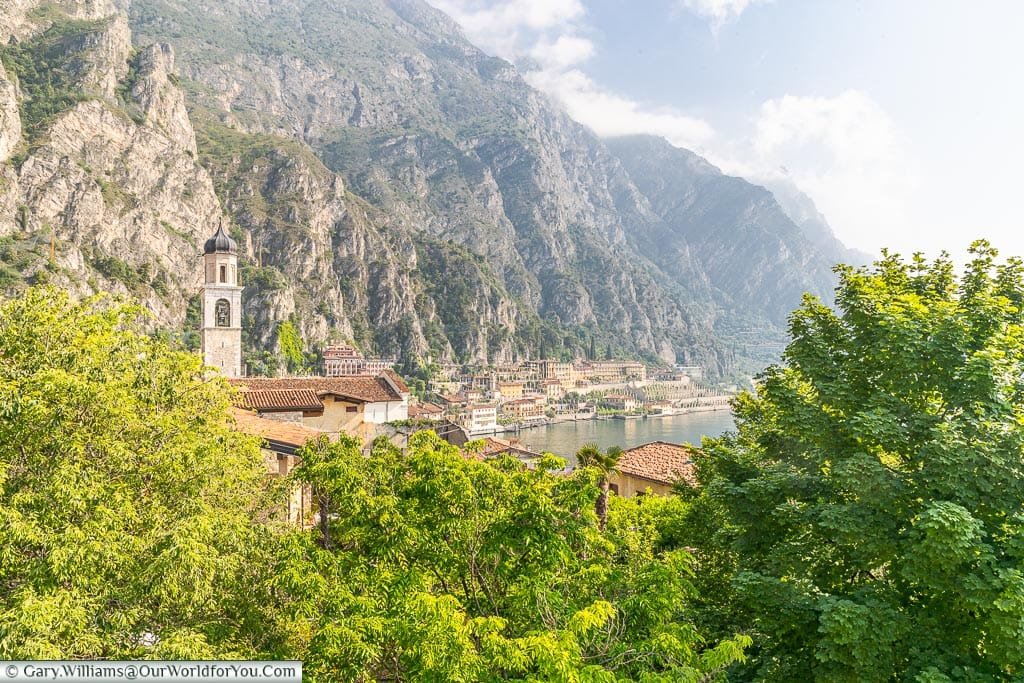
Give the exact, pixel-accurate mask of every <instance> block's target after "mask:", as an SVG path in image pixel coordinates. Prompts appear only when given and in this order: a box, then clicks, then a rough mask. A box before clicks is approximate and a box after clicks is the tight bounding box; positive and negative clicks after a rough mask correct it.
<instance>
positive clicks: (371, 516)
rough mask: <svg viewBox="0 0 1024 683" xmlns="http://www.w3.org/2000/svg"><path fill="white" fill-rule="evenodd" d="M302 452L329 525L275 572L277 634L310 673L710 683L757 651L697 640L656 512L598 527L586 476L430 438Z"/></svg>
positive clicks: (322, 676)
mask: <svg viewBox="0 0 1024 683" xmlns="http://www.w3.org/2000/svg"><path fill="white" fill-rule="evenodd" d="M302 457H303V465H302V467H301V468H300V470H299V472H300V475H299V476H300V477H301V478H302V479H303V480H304V481H306V482H307V483H309V484H310V485H311V486H312V487H313V491H314V494H315V497H316V498H317V500H319V501H320V504H321V511H322V513H323V514H322V517H321V519H326V520H329V522H328V523H327V524H325V525H323V527H322V528H321V529H319V530H317V531H315V532H313V533H311V534H305V535H301V536H297V537H296V538H295V540H294V547H293V549H292V552H291V553H289V554H287V555H286V556H284V559H283V561H282V565H281V566H280V567H279V568H278V569H277V571H276V574H277V575H278V576H279V577H280V588H281V590H282V591H283V592H284V593H285V594H287V595H288V596H289V603H288V605H287V606H286V608H285V609H283V610H282V621H281V622H280V623H279V624H278V626H277V628H278V629H279V630H280V631H281V632H283V633H287V634H288V646H289V648H290V651H291V652H293V653H294V655H295V656H298V657H300V658H302V659H303V660H304V661H305V662H306V670H307V672H308V674H309V675H310V676H311V677H312V679H313V680H325V681H326V680H335V679H337V678H342V679H345V680H434V681H487V680H563V681H612V680H620V679H630V680H650V681H656V680H666V681H668V680H672V681H698V680H712V679H713V678H715V676H716V674H719V673H721V671H722V670H723V669H724V668H725V667H726V666H727V665H729V664H730V663H732V662H734V661H736V660H738V659H740V658H742V652H743V647H744V646H746V645H747V644H748V642H749V641H748V640H747V639H746V638H745V637H737V638H730V639H728V640H725V641H723V642H722V643H720V644H718V645H717V646H715V647H711V648H705V647H704V646H703V644H702V641H701V639H700V637H699V636H698V634H697V632H696V631H695V629H694V626H693V624H692V623H691V621H690V620H689V617H688V614H687V612H688V610H687V605H688V602H689V600H690V598H692V591H693V588H692V584H691V576H690V569H689V556H688V555H687V554H686V553H685V552H682V551H674V552H666V553H661V552H656V551H655V549H654V544H655V542H656V539H657V528H658V525H657V524H655V523H654V521H652V519H651V518H652V517H653V516H654V515H655V513H656V511H658V510H660V509H661V508H659V507H658V506H656V505H653V506H650V508H649V510H648V508H641V507H640V506H639V504H638V503H637V502H634V501H616V503H617V505H615V506H614V507H613V510H612V514H611V517H610V521H609V530H608V533H606V534H602V533H600V532H599V531H598V529H597V525H596V519H595V514H594V511H593V508H594V499H595V497H596V495H597V491H598V489H597V486H596V482H595V480H594V477H593V476H592V475H593V473H592V472H591V471H589V470H588V471H583V472H579V473H577V475H576V476H570V477H561V476H557V477H556V476H553V475H552V474H550V473H549V471H548V469H553V468H560V467H561V465H562V462H561V461H557V459H550V461H545V462H543V463H541V466H540V467H539V468H538V469H537V470H527V469H525V468H524V467H523V466H522V465H521V464H519V463H518V462H517V461H515V460H513V459H511V458H510V459H506V460H504V461H500V462H498V463H491V462H481V461H475V460H469V459H465V458H463V457H462V455H461V454H460V453H459V451H458V449H456V448H455V447H453V446H449V445H448V444H446V443H444V442H443V441H441V440H440V439H439V438H438V437H437V436H435V435H434V434H433V433H431V432H420V433H419V434H417V435H415V436H414V437H413V438H412V439H411V442H410V447H409V449H408V451H407V452H403V451H400V450H398V449H397V448H395V447H394V446H393V445H391V444H390V443H389V442H388V441H386V440H378V442H376V443H375V445H374V447H373V449H372V452H371V453H370V455H369V456H365V455H364V454H363V453H362V452H361V450H360V444H359V443H358V442H357V441H355V440H353V439H349V438H342V439H341V440H340V441H339V442H337V443H329V442H327V441H321V442H318V443H314V444H312V445H310V446H308V447H307V448H306V449H305V450H304V451H303V452H302ZM556 461H557V462H556Z"/></svg>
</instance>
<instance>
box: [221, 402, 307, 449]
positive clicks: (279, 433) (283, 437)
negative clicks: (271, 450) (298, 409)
mask: <svg viewBox="0 0 1024 683" xmlns="http://www.w3.org/2000/svg"><path fill="white" fill-rule="evenodd" d="M231 412H232V415H233V416H234V418H235V427H236V428H237V429H238V431H240V432H242V433H243V434H249V435H251V436H259V437H262V438H263V439H266V440H267V441H273V442H277V443H280V444H285V445H288V446H293V447H295V448H298V447H299V446H303V445H305V444H306V442H308V441H312V440H313V439H316V438H317V437H319V436H323V435H324V434H325V432H320V431H317V430H315V429H310V428H309V427H303V426H302V425H300V424H297V423H294V422H281V421H280V420H268V419H267V418H265V417H259V416H257V415H256V414H254V413H250V412H249V411H246V410H240V409H238V408H235V409H234V410H232V411H231Z"/></svg>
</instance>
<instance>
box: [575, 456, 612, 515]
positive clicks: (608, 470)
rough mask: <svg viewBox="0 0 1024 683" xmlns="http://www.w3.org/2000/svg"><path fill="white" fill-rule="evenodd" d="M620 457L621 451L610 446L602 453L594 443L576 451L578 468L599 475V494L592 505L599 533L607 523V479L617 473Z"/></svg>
mask: <svg viewBox="0 0 1024 683" xmlns="http://www.w3.org/2000/svg"><path fill="white" fill-rule="evenodd" d="M621 457H622V449H621V448H619V447H618V446H612V447H610V448H608V449H607V450H606V451H604V452H603V453H602V452H601V449H600V448H598V447H597V444H596V443H585V444H583V446H581V447H580V449H579V450H578V451H576V462H577V463H579V465H580V467H593V468H594V469H596V470H597V471H598V473H599V474H600V475H601V479H600V480H599V482H598V485H599V486H600V487H601V493H599V494H598V496H597V502H596V503H595V504H594V512H596V513H597V524H598V528H600V529H601V531H604V527H605V525H606V524H607V523H608V488H609V482H608V477H609V475H611V474H612V473H613V472H618V469H616V468H617V467H618V464H619V458H621Z"/></svg>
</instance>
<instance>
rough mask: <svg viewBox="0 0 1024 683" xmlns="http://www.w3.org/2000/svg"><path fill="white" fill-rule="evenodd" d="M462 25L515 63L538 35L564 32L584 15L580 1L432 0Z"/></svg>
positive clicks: (481, 43)
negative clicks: (549, 32) (553, 31)
mask: <svg viewBox="0 0 1024 683" xmlns="http://www.w3.org/2000/svg"><path fill="white" fill-rule="evenodd" d="M428 1H429V2H430V3H431V4H432V5H434V6H435V7H437V8H438V9H439V10H441V11H442V12H444V13H446V14H447V15H448V16H450V17H452V18H453V19H455V21H457V22H458V23H459V25H460V26H462V29H463V30H464V31H465V32H466V35H467V36H468V37H469V39H470V40H472V41H473V42H474V43H476V44H477V45H478V46H480V47H481V48H483V49H484V50H487V51H488V52H491V53H493V54H496V55H498V56H499V57H504V58H505V59H508V60H511V61H515V60H517V59H518V58H520V57H523V56H524V55H526V54H528V53H529V51H530V47H531V45H532V44H533V43H534V42H536V41H537V39H538V34H541V33H544V32H547V31H552V30H555V31H560V30H565V29H566V28H568V27H571V25H572V22H574V21H575V20H577V19H579V18H581V17H582V16H583V15H584V9H583V4H582V3H581V2H580V0H504V1H497V2H495V1H493V0H491V1H487V0H428Z"/></svg>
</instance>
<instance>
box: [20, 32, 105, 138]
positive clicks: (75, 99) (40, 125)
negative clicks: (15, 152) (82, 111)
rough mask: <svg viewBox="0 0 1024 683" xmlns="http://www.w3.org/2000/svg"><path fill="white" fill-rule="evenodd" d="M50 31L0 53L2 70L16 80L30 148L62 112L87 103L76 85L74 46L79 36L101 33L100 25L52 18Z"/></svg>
mask: <svg viewBox="0 0 1024 683" xmlns="http://www.w3.org/2000/svg"><path fill="white" fill-rule="evenodd" d="M53 19H54V22H53V23H52V24H51V26H50V28H48V29H47V30H46V31H44V32H43V33H42V34H40V35H38V36H35V37H33V38H31V39H29V40H27V41H25V42H22V43H18V42H14V43H11V44H10V45H8V46H7V47H5V48H3V49H2V51H0V58H2V59H3V64H4V68H5V69H6V70H7V71H8V73H10V74H13V75H14V76H15V77H16V78H17V79H18V87H19V88H20V89H21V94H22V100H21V107H20V109H21V120H22V126H23V128H24V130H25V135H26V138H27V139H28V141H29V144H30V145H31V144H32V143H33V142H34V141H35V140H36V139H37V138H38V137H39V135H40V134H41V133H42V132H43V131H44V130H45V128H46V127H47V125H48V124H49V123H50V122H51V121H52V120H53V119H54V118H56V117H57V116H58V115H59V114H61V113H62V112H64V111H66V110H68V109H70V108H71V107H73V106H74V105H75V104H77V103H79V102H82V101H84V100H86V99H88V97H89V95H88V93H86V92H85V91H84V90H83V89H82V88H81V85H80V84H79V83H78V80H77V76H76V68H80V65H78V64H77V62H76V59H77V51H76V49H75V45H76V42H78V40H79V39H80V37H81V36H82V34H88V33H92V32H96V31H99V30H101V29H102V28H103V27H104V23H103V22H88V21H75V20H71V19H68V18H67V17H66V16H63V15H61V14H56V15H55V16H54V17H53Z"/></svg>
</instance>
